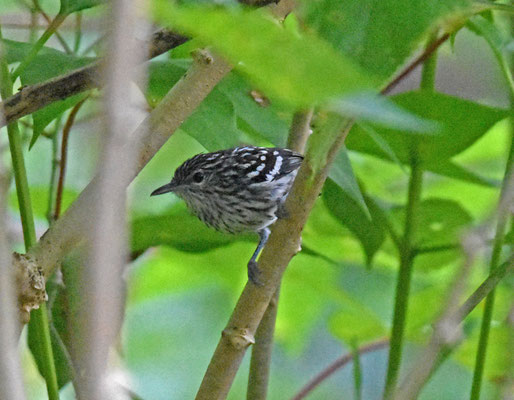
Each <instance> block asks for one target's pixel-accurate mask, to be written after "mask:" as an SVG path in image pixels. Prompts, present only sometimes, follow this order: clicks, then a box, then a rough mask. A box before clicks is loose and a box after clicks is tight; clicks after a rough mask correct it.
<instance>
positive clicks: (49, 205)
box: [46, 117, 61, 226]
mask: <svg viewBox="0 0 514 400" xmlns="http://www.w3.org/2000/svg"><path fill="white" fill-rule="evenodd" d="M60 127H61V117H59V118H58V119H57V120H56V121H55V129H54V132H53V135H52V163H51V164H52V165H51V171H50V183H49V188H48V203H47V207H46V219H47V221H48V226H50V224H51V223H52V219H53V217H52V211H53V209H54V199H55V183H56V177H57V167H58V166H59V158H58V157H57V154H58V149H59V143H58V134H59V129H60Z"/></svg>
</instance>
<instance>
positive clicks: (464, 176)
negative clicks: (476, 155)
mask: <svg viewBox="0 0 514 400" xmlns="http://www.w3.org/2000/svg"><path fill="white" fill-rule="evenodd" d="M427 170H428V171H431V172H434V173H436V174H439V175H443V176H447V177H449V178H453V179H460V180H462V181H467V182H470V183H474V184H476V185H482V186H488V187H500V184H501V182H500V181H499V180H496V179H490V178H487V177H485V176H481V175H478V174H476V173H474V172H472V171H469V170H467V169H465V168H463V167H461V166H460V165H458V164H455V163H454V162H453V161H446V162H442V163H438V164H435V165H428V166H427Z"/></svg>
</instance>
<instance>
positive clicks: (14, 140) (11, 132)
mask: <svg viewBox="0 0 514 400" xmlns="http://www.w3.org/2000/svg"><path fill="white" fill-rule="evenodd" d="M0 40H2V32H1V30H0ZM12 92H13V80H12V78H11V76H10V75H9V70H8V66H7V62H6V61H5V59H1V60H0V95H1V96H2V98H8V97H9V96H12ZM7 134H8V137H9V148H10V151H11V158H12V166H13V170H14V180H15V183H16V193H17V196H18V204H19V208H20V218H21V224H22V228H23V240H24V242H25V249H26V251H28V250H29V249H30V248H31V247H32V246H34V245H35V244H36V242H37V240H36V229H35V226H34V216H33V214H32V205H31V201H30V193H29V185H28V180H27V171H26V169H25V161H24V158H23V153H22V141H21V137H20V131H19V127H18V123H16V122H15V123H11V124H9V125H7ZM31 324H32V326H34V327H35V328H36V331H37V334H38V336H39V337H38V343H39V346H40V352H41V354H42V357H43V361H44V373H43V375H44V378H45V380H46V384H47V391H48V397H49V399H50V400H58V399H59V387H58V385H57V374H56V370H55V364H54V357H53V351H52V344H51V341H50V329H49V325H48V314H47V310H46V304H45V303H43V304H41V307H40V308H39V309H38V310H34V311H33V312H32V322H31Z"/></svg>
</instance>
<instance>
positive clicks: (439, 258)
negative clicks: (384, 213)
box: [391, 198, 473, 270]
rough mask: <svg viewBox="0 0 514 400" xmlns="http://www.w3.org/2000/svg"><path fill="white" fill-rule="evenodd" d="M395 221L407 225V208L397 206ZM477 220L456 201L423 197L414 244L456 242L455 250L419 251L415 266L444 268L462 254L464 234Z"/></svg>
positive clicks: (393, 214)
mask: <svg viewBox="0 0 514 400" xmlns="http://www.w3.org/2000/svg"><path fill="white" fill-rule="evenodd" d="M391 215H392V217H393V218H394V222H395V224H396V225H397V226H398V227H400V226H404V224H405V208H404V207H401V208H396V209H395V210H393V211H392V213H391ZM472 222H473V219H472V217H471V216H470V215H469V213H468V212H467V211H466V210H465V209H464V208H462V207H461V206H460V204H459V203H457V202H455V201H453V200H446V199H440V198H431V199H426V200H423V201H422V202H421V204H420V206H419V210H418V213H417V216H416V224H415V231H414V239H413V242H414V246H415V247H417V248H423V249H426V248H436V247H440V246H446V245H450V246H451V245H456V247H455V248H454V249H449V250H444V251H437V252H433V253H425V254H418V256H417V257H416V259H415V266H416V268H418V269H424V270H429V269H434V268H440V267H442V266H444V265H446V264H447V263H449V262H451V261H453V260H455V259H456V258H458V257H459V256H460V248H459V246H458V244H459V243H460V235H461V234H462V233H464V230H465V229H466V228H469V227H470V224H471V223H472Z"/></svg>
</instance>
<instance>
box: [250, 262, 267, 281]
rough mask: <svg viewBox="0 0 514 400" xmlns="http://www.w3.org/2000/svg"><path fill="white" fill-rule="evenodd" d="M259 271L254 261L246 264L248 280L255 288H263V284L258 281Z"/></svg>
mask: <svg viewBox="0 0 514 400" xmlns="http://www.w3.org/2000/svg"><path fill="white" fill-rule="evenodd" d="M260 276H261V270H260V269H259V264H257V262H256V261H253V260H250V261H249V262H248V280H249V281H250V282H252V283H253V284H254V285H255V286H263V285H264V283H262V281H261V280H260Z"/></svg>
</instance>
